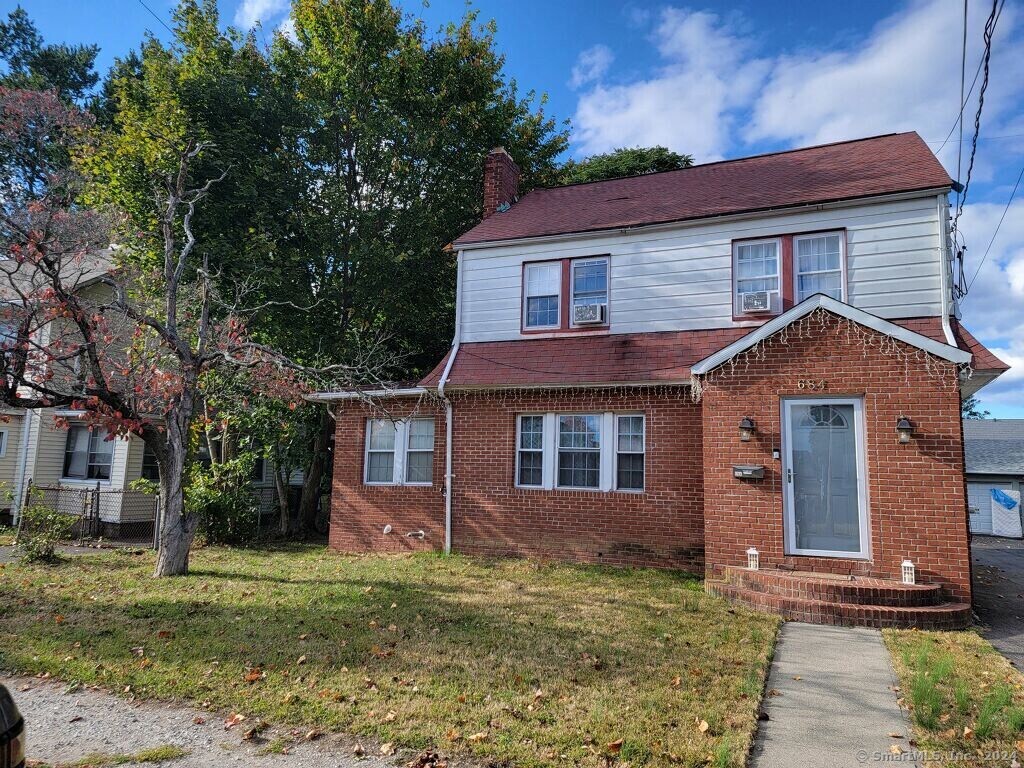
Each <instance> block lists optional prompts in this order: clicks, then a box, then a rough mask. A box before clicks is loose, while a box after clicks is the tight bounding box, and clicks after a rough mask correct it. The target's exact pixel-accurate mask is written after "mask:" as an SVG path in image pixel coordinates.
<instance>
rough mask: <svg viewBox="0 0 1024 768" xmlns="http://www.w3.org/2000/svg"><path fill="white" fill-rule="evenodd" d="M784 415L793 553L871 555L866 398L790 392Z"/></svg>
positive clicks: (788, 520) (785, 477)
mask: <svg viewBox="0 0 1024 768" xmlns="http://www.w3.org/2000/svg"><path fill="white" fill-rule="evenodd" d="M782 417H783V418H782V429H783V434H782V442H783V462H784V464H783V468H782V471H783V499H784V502H783V506H784V514H785V528H786V551H787V553H789V554H794V555H817V556H821V557H853V558H865V557H867V556H868V550H869V546H868V543H869V538H870V533H869V528H868V513H867V482H866V474H865V468H866V462H865V457H864V403H863V400H862V399H861V398H814V399H789V398H787V399H784V400H783V401H782Z"/></svg>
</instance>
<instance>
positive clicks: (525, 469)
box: [516, 415, 544, 488]
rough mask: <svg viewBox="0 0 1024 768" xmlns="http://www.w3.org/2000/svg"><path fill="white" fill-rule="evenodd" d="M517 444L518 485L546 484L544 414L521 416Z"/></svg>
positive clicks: (535, 486)
mask: <svg viewBox="0 0 1024 768" xmlns="http://www.w3.org/2000/svg"><path fill="white" fill-rule="evenodd" d="M517 440H518V442H517V445H516V485H521V486H524V487H527V488H540V487H542V486H543V485H544V416H542V415H529V416H520V417H519V430H518V438H517Z"/></svg>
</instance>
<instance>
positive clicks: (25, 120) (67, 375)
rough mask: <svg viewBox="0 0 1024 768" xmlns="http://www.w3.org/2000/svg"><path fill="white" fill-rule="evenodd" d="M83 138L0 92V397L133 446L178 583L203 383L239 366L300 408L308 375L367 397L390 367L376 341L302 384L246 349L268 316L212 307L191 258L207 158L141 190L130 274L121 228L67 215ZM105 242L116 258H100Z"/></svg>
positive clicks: (231, 305)
mask: <svg viewBox="0 0 1024 768" xmlns="http://www.w3.org/2000/svg"><path fill="white" fill-rule="evenodd" d="M90 126H91V121H90V119H89V117H88V115H86V114H84V113H82V112H80V111H79V110H78V109H76V108H75V107H73V106H68V105H66V104H64V103H62V102H61V101H60V100H59V99H58V98H57V97H56V95H55V94H53V93H39V92H27V91H19V90H10V89H0V141H2V146H0V155H2V156H0V163H2V164H3V166H4V169H5V179H4V180H3V184H5V185H6V189H8V190H11V194H8V195H6V196H5V197H4V199H3V201H2V202H0V208H2V212H0V236H2V238H3V242H2V246H3V249H4V251H5V252H6V254H7V256H8V257H9V258H8V260H7V261H6V262H0V272H2V274H0V290H2V293H3V294H5V295H4V297H3V298H4V299H5V303H4V307H5V309H4V317H3V320H4V327H5V328H7V329H8V332H7V338H6V342H5V344H4V349H3V355H2V356H0V375H2V381H0V400H2V402H3V403H5V404H6V405H9V406H13V407H16V408H29V409H32V408H35V409H39V408H48V407H67V408H71V409H75V410H79V411H82V412H84V414H85V418H86V420H87V421H88V422H90V423H91V424H93V425H95V426H97V427H102V428H104V429H106V430H108V432H110V434H111V435H112V436H113V435H122V436H123V435H126V434H129V433H134V434H137V435H140V436H141V437H142V439H143V440H144V441H145V442H146V444H147V445H148V446H149V447H150V448H151V449H152V450H153V453H154V454H155V456H156V461H157V465H158V467H159V472H160V502H161V509H162V516H161V523H160V542H161V546H160V551H159V554H158V557H157V564H156V571H155V575H157V576H169V575H176V574H184V573H187V572H188V559H189V551H190V549H191V545H192V540H193V537H194V535H195V532H196V529H197V527H198V525H199V520H198V519H196V516H195V515H190V514H187V513H186V510H185V504H184V493H185V487H184V482H185V470H186V462H187V459H188V449H189V438H190V431H191V430H192V428H193V424H194V422H195V421H196V418H197V416H198V415H199V414H200V413H201V408H202V397H203V393H202V389H201V383H202V381H203V378H204V376H205V375H207V374H209V373H211V372H213V371H215V370H217V369H223V368H224V367H235V368H241V369H245V370H246V371H247V373H248V376H247V380H250V381H252V382H253V386H254V387H256V388H258V389H259V390H260V391H261V392H264V393H269V394H272V395H274V396H276V397H280V398H285V399H297V398H299V397H301V396H302V393H303V392H304V391H305V389H306V388H307V387H308V385H309V383H310V380H311V379H310V377H311V376H313V375H315V376H316V377H317V381H318V383H319V384H320V385H321V386H323V385H324V384H325V383H326V382H327V381H328V379H329V381H330V384H331V385H333V386H345V387H359V386H363V385H366V384H375V385H379V384H380V383H381V382H380V381H379V379H378V376H377V373H376V372H377V371H379V370H383V369H384V368H386V367H387V366H388V364H389V361H386V360H385V355H384V354H383V353H382V349H383V344H382V343H381V341H380V340H378V341H377V342H373V343H368V344H366V345H365V347H364V350H363V354H362V355H361V357H360V359H359V360H357V361H356V362H354V363H353V364H351V365H345V366H332V367H331V368H330V369H327V370H320V371H309V370H307V369H303V368H301V367H300V366H297V365H295V364H293V363H292V362H291V361H290V360H289V359H288V358H287V357H286V356H285V355H284V354H282V353H281V352H279V351H277V350H274V349H271V348H269V347H267V346H265V345H263V344H259V343H256V342H255V341H253V340H251V339H250V338H249V336H248V335H247V333H246V325H247V323H246V320H247V318H248V317H249V316H250V315H251V313H252V312H255V311H260V310H261V309H265V308H266V306H265V305H264V306H263V307H252V306H247V305H246V301H245V298H246V297H245V292H244V290H235V291H233V292H232V293H231V295H230V296H225V295H223V293H222V291H221V290H220V289H219V288H218V284H217V280H216V276H214V275H211V274H210V270H209V268H208V265H207V263H206V262H205V259H203V258H202V257H201V256H199V255H198V254H199V253H200V252H201V248H197V242H196V236H195V234H194V230H193V227H192V221H193V218H194V216H195V213H196V210H197V207H198V206H200V205H201V203H202V201H203V200H204V198H206V197H208V196H209V195H211V194H215V190H216V185H217V182H218V181H220V180H221V179H223V178H224V175H225V174H226V173H227V171H224V173H222V174H221V175H220V176H219V177H216V178H207V179H198V180H197V179H194V178H192V173H191V171H192V168H193V166H194V164H195V160H196V158H197V157H199V155H200V154H201V153H202V152H203V151H204V150H205V149H206V148H207V145H205V144H204V143H202V142H200V141H196V140H194V139H193V140H186V141H185V143H184V146H181V147H179V148H176V151H175V157H176V163H175V167H174V168H173V169H172V170H170V171H169V172H167V173H165V174H163V175H162V176H161V177H159V178H156V179H154V185H153V189H154V194H153V200H154V210H153V218H154V221H155V222H156V226H157V228H158V234H159V240H160V242H162V244H163V253H162V263H161V264H159V265H158V266H157V267H155V268H150V269H147V268H145V267H144V266H142V265H144V264H145V263H146V260H145V259H142V258H133V257H134V256H135V254H133V252H132V242H133V240H134V239H135V238H133V237H132V236H131V234H130V233H129V234H128V235H125V233H124V232H125V230H124V221H125V219H124V218H122V217H119V216H118V214H117V212H116V211H96V210H90V209H88V208H85V207H83V206H81V205H80V204H79V199H80V190H81V187H82V180H81V179H80V178H79V177H78V176H77V174H76V173H75V171H74V170H73V164H71V163H69V162H68V159H69V158H71V157H73V156H74V155H75V154H76V153H77V152H79V151H81V150H82V148H83V147H84V145H85V143H86V142H88V140H89V129H90ZM29 181H30V182H31V183H29ZM115 232H119V233H121V237H120V240H121V243H120V244H119V245H111V241H112V239H113V236H112V235H113V233H115ZM139 239H140V240H141V238H139ZM295 309H297V310H298V309H300V308H295Z"/></svg>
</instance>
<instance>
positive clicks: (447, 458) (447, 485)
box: [437, 250, 462, 555]
mask: <svg viewBox="0 0 1024 768" xmlns="http://www.w3.org/2000/svg"><path fill="white" fill-rule="evenodd" d="M455 274H456V277H455V335H454V336H453V337H452V351H451V354H449V355H448V362H447V364H446V365H445V367H444V371H443V372H442V373H441V378H440V379H439V380H438V382H437V396H438V397H440V398H441V399H442V400H444V436H445V440H444V553H445V554H446V555H450V554H451V552H452V478H453V477H454V475H453V474H452V431H453V430H452V401H451V400H449V399H448V398H447V397H445V394H444V388H445V385H446V384H447V383H448V377H449V376H450V375H451V372H452V366H453V365H455V358H456V357H457V356H458V354H459V342H460V339H461V338H462V251H461V250H460V251H459V255H458V266H457V271H456V273H455Z"/></svg>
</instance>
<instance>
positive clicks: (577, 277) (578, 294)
mask: <svg viewBox="0 0 1024 768" xmlns="http://www.w3.org/2000/svg"><path fill="white" fill-rule="evenodd" d="M595 305H598V306H604V307H606V308H607V306H608V259H576V260H575V261H573V262H572V315H571V316H570V317H575V316H576V307H586V306H595ZM573 324H574V325H575V324H576V323H575V321H574V322H573Z"/></svg>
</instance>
